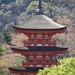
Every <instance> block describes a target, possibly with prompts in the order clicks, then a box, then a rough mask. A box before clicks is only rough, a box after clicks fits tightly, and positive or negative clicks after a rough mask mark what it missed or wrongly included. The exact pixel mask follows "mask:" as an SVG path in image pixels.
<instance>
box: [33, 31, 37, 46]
mask: <svg viewBox="0 0 75 75" xmlns="http://www.w3.org/2000/svg"><path fill="white" fill-rule="evenodd" d="M36 36H37V34H36V32H35V33H34V45H35V46H36Z"/></svg>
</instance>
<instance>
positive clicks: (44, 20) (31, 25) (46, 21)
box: [13, 15, 66, 29]
mask: <svg viewBox="0 0 75 75" xmlns="http://www.w3.org/2000/svg"><path fill="white" fill-rule="evenodd" d="M13 27H15V28H18V29H64V28H66V26H63V25H61V24H58V23H56V22H54V21H52V20H51V19H50V18H48V17H47V16H45V15H34V16H32V17H31V18H30V19H28V20H27V21H25V23H24V24H22V25H16V26H13Z"/></svg>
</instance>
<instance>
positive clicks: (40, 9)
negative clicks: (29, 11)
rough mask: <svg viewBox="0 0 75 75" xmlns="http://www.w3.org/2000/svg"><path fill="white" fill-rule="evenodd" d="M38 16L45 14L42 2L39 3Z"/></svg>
mask: <svg viewBox="0 0 75 75" xmlns="http://www.w3.org/2000/svg"><path fill="white" fill-rule="evenodd" d="M36 14H43V9H42V1H41V0H39V1H38V9H37V11H36Z"/></svg>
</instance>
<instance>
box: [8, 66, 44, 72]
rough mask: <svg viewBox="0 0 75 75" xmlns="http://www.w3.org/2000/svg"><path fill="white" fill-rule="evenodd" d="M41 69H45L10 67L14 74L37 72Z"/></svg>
mask: <svg viewBox="0 0 75 75" xmlns="http://www.w3.org/2000/svg"><path fill="white" fill-rule="evenodd" d="M39 69H43V67H25V68H11V67H9V70H10V71H13V72H17V73H18V72H37V71H38V70H39Z"/></svg>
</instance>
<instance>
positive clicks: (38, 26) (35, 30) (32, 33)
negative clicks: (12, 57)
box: [9, 0, 68, 75]
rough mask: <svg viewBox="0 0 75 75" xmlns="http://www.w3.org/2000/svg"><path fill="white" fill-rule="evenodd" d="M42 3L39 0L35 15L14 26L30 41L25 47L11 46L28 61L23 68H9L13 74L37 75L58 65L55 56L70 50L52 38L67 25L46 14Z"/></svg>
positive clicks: (63, 30)
mask: <svg viewBox="0 0 75 75" xmlns="http://www.w3.org/2000/svg"><path fill="white" fill-rule="evenodd" d="M41 4H42V3H41V0H39V4H38V10H37V11H36V13H35V15H33V16H32V17H31V18H30V19H28V20H27V21H25V23H24V24H23V25H16V26H12V27H13V30H14V31H15V32H17V33H24V34H25V35H27V36H28V41H27V42H25V41H24V42H23V44H24V47H18V48H16V47H11V50H12V52H13V53H21V54H22V55H24V56H25V57H26V60H27V63H25V62H22V67H21V68H9V70H10V72H11V73H12V74H13V75H16V74H19V75H31V74H33V75H36V74H37V72H38V70H39V69H43V68H44V67H50V66H52V65H53V64H56V65H57V62H53V57H55V56H56V55H57V54H65V53H66V52H67V50H68V48H63V47H56V42H55V41H53V40H51V37H52V36H53V35H55V34H57V33H59V34H60V33H64V32H65V30H66V26H63V25H60V24H58V23H56V22H54V21H53V20H51V19H50V18H49V17H47V16H46V15H44V12H43V10H42V6H41Z"/></svg>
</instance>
